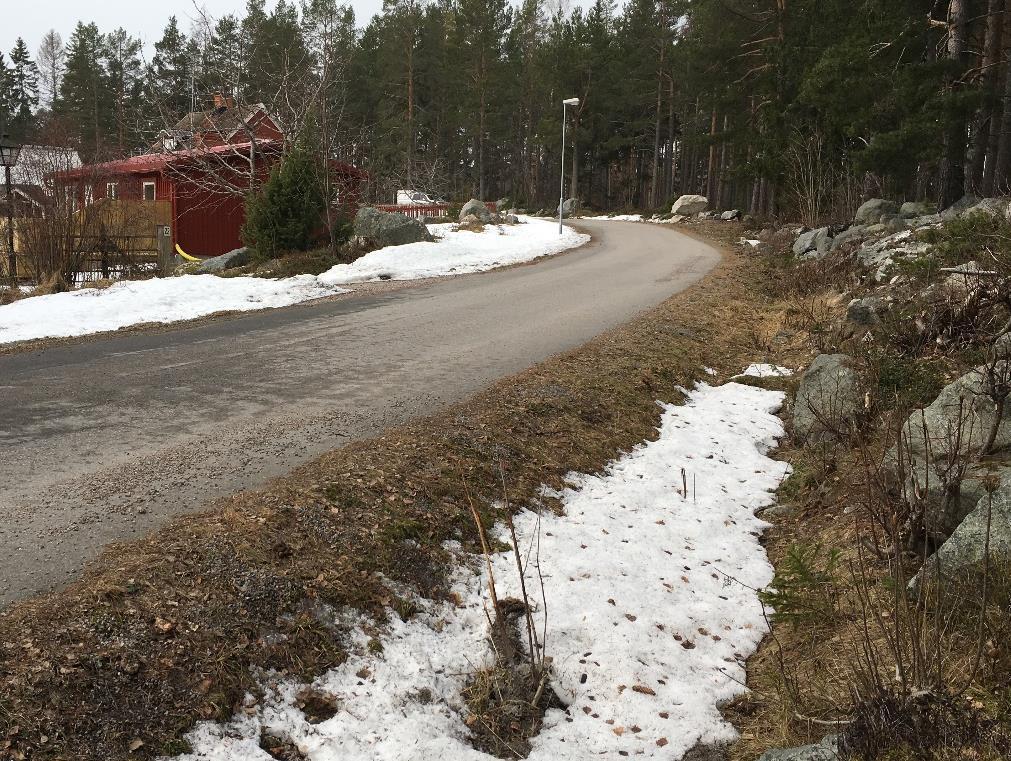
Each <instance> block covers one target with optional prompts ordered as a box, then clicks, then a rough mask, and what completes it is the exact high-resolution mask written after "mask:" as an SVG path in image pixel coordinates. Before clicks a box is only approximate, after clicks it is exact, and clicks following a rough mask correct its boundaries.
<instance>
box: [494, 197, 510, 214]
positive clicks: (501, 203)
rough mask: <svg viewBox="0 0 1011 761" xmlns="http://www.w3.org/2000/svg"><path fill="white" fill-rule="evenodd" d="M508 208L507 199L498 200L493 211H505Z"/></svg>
mask: <svg viewBox="0 0 1011 761" xmlns="http://www.w3.org/2000/svg"><path fill="white" fill-rule="evenodd" d="M508 208H509V199H508V198H500V199H498V200H497V201H496V202H495V211H505V210H506V209H508Z"/></svg>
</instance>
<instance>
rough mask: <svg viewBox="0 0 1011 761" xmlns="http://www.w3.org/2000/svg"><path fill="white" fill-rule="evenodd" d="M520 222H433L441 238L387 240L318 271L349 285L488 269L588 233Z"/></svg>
mask: <svg viewBox="0 0 1011 761" xmlns="http://www.w3.org/2000/svg"><path fill="white" fill-rule="evenodd" d="M520 220H521V224H519V225H502V226H492V225H489V226H487V227H486V228H485V229H484V231H483V232H469V231H467V230H455V229H454V228H455V227H456V225H452V224H444V225H430V226H429V230H430V231H431V232H432V234H433V235H435V236H436V237H437V238H439V240H437V241H436V242H434V243H427V242H423V243H407V244H405V245H403V246H387V247H386V248H381V249H379V250H378V251H373V252H372V253H370V254H366V255H365V256H363V257H362V258H361V259H358V260H357V261H355V262H352V263H351V264H338V265H337V266H336V267H333V268H332V269H330V270H327V271H326V272H324V273H323V274H322V275H320V276H319V280H320V282H321V283H324V284H327V285H344V284H346V283H361V282H365V281H368V280H379V279H384V280H415V279H418V278H424V277H438V276H440V275H458V274H462V273H466V272H483V271H485V270H490V269H494V268H495V267H503V266H505V265H508V264H518V263H520V262H528V261H531V260H532V259H537V258H538V257H541V256H547V255H549V254H557V253H559V252H561V251H565V250H566V249H569V248H574V247H575V246H581V245H582V244H583V243H586V242H587V241H588V240H589V239H590V236H589V235H584V234H582V233H577V232H576V231H575V230H573V229H572V228H570V227H566V228H564V230H563V232H562V234H560V235H559V233H558V223H557V222H550V221H547V220H543V219H535V218H533V217H521V218H520Z"/></svg>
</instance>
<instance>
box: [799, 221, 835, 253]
mask: <svg viewBox="0 0 1011 761" xmlns="http://www.w3.org/2000/svg"><path fill="white" fill-rule="evenodd" d="M831 246H832V236H831V234H830V233H829V229H828V228H827V227H819V228H818V229H817V230H808V231H807V232H806V233H801V234H800V236H799V237H798V238H797V240H796V242H795V243H794V244H793V254H794V256H806V255H807V254H811V253H812V252H813V254H812V256H811V257H809V258H821V257H822V256H824V255H825V254H827V253H828V252H829V249H830V248H831Z"/></svg>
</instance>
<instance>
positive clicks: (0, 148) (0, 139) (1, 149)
mask: <svg viewBox="0 0 1011 761" xmlns="http://www.w3.org/2000/svg"><path fill="white" fill-rule="evenodd" d="M20 155H21V145H20V144H19V143H15V142H14V141H13V140H11V137H10V135H8V134H6V133H4V134H3V135H0V166H3V167H12V166H14V165H15V164H17V163H18V156H20Z"/></svg>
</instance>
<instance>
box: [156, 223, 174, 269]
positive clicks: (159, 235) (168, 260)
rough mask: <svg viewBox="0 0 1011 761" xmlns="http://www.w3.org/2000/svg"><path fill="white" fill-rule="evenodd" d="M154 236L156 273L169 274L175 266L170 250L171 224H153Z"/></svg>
mask: <svg viewBox="0 0 1011 761" xmlns="http://www.w3.org/2000/svg"><path fill="white" fill-rule="evenodd" d="M154 236H155V240H157V242H158V274H159V275H163V276H164V275H171V274H172V272H173V271H174V270H175V266H176V262H175V254H174V253H173V251H172V226H171V225H155V227H154Z"/></svg>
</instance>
